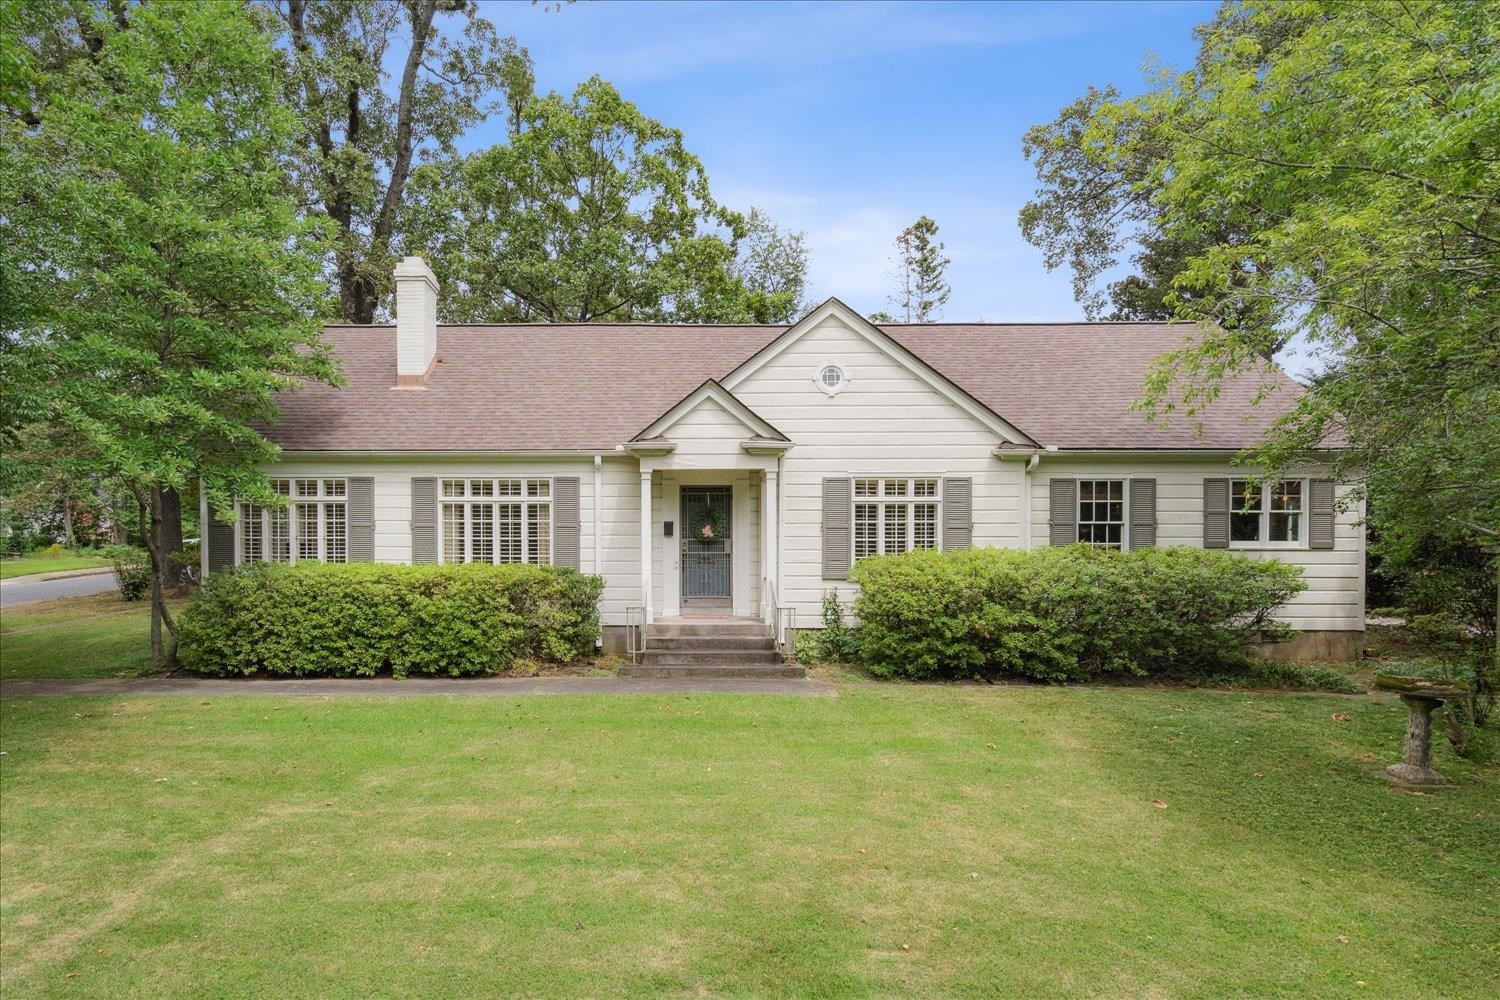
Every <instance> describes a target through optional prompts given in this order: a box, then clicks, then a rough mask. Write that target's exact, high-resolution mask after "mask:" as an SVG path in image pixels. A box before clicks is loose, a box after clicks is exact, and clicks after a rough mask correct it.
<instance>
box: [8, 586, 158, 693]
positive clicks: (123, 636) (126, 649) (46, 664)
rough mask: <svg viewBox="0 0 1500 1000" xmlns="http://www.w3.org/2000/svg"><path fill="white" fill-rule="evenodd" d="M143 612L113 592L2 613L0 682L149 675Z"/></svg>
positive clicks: (146, 621) (147, 622) (145, 605)
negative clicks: (39, 678)
mask: <svg viewBox="0 0 1500 1000" xmlns="http://www.w3.org/2000/svg"><path fill="white" fill-rule="evenodd" d="M182 603H183V602H181V601H174V602H172V604H173V606H174V607H180V606H181V605H182ZM149 613H150V605H149V604H148V603H147V602H146V601H133V602H127V601H122V600H121V599H120V595H119V594H114V593H111V594H96V595H94V596H92V597H67V598H62V599H60V600H56V601H44V602H42V603H41V604H23V605H21V606H20V607H16V608H6V609H5V611H4V613H3V614H0V680H13V679H18V678H22V677H72V678H85V677H129V676H133V675H136V674H143V673H150V671H151V646H150V638H149V629H150V618H149Z"/></svg>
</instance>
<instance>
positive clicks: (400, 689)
mask: <svg viewBox="0 0 1500 1000" xmlns="http://www.w3.org/2000/svg"><path fill="white" fill-rule="evenodd" d="M253 694H258V695H276V696H281V697H288V696H290V697H320V698H412V697H431V696H434V695H438V696H442V695H446V696H450V697H453V696H465V695H526V694H544V695H545V694H780V695H795V696H800V697H811V698H832V697H835V696H836V691H835V689H834V686H833V685H832V684H829V683H827V682H826V681H814V680H807V679H805V678H794V679H780V680H744V679H725V680H718V679H713V678H706V679H692V678H684V679H681V680H632V679H626V678H621V677H413V678H408V679H407V680H402V681H398V680H393V679H391V678H389V677H372V678H342V677H340V678H312V679H308V680H218V679H213V678H203V677H124V678H117V679H103V680H80V681H75V680H56V679H44V680H14V681H5V682H3V683H0V698H65V697H71V696H75V695H105V696H116V695H129V696H136V697H157V696H173V695H181V696H191V697H196V698H209V697H214V696H216V695H253Z"/></svg>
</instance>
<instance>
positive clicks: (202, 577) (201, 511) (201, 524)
mask: <svg viewBox="0 0 1500 1000" xmlns="http://www.w3.org/2000/svg"><path fill="white" fill-rule="evenodd" d="M208 527H209V525H208V494H207V493H206V492H204V490H203V479H202V477H199V479H198V582H199V583H200V584H201V583H205V582H207V580H208Z"/></svg>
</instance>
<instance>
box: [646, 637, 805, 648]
mask: <svg viewBox="0 0 1500 1000" xmlns="http://www.w3.org/2000/svg"><path fill="white" fill-rule="evenodd" d="M649 648H651V649H672V650H699V649H708V650H713V649H770V650H775V649H776V643H775V642H774V641H772V639H771V637H770V636H769V635H654V634H653V635H652V636H651V638H650V642H649Z"/></svg>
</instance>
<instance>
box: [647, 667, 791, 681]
mask: <svg viewBox="0 0 1500 1000" xmlns="http://www.w3.org/2000/svg"><path fill="white" fill-rule="evenodd" d="M620 676H621V677H634V678H637V679H651V680H666V679H671V678H686V677H691V678H704V677H720V678H735V679H744V678H750V679H759V680H783V679H786V678H790V677H806V676H807V671H805V670H803V669H802V668H801V667H800V666H798V665H797V664H795V663H627V664H626V665H625V666H623V667H621V668H620Z"/></svg>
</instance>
